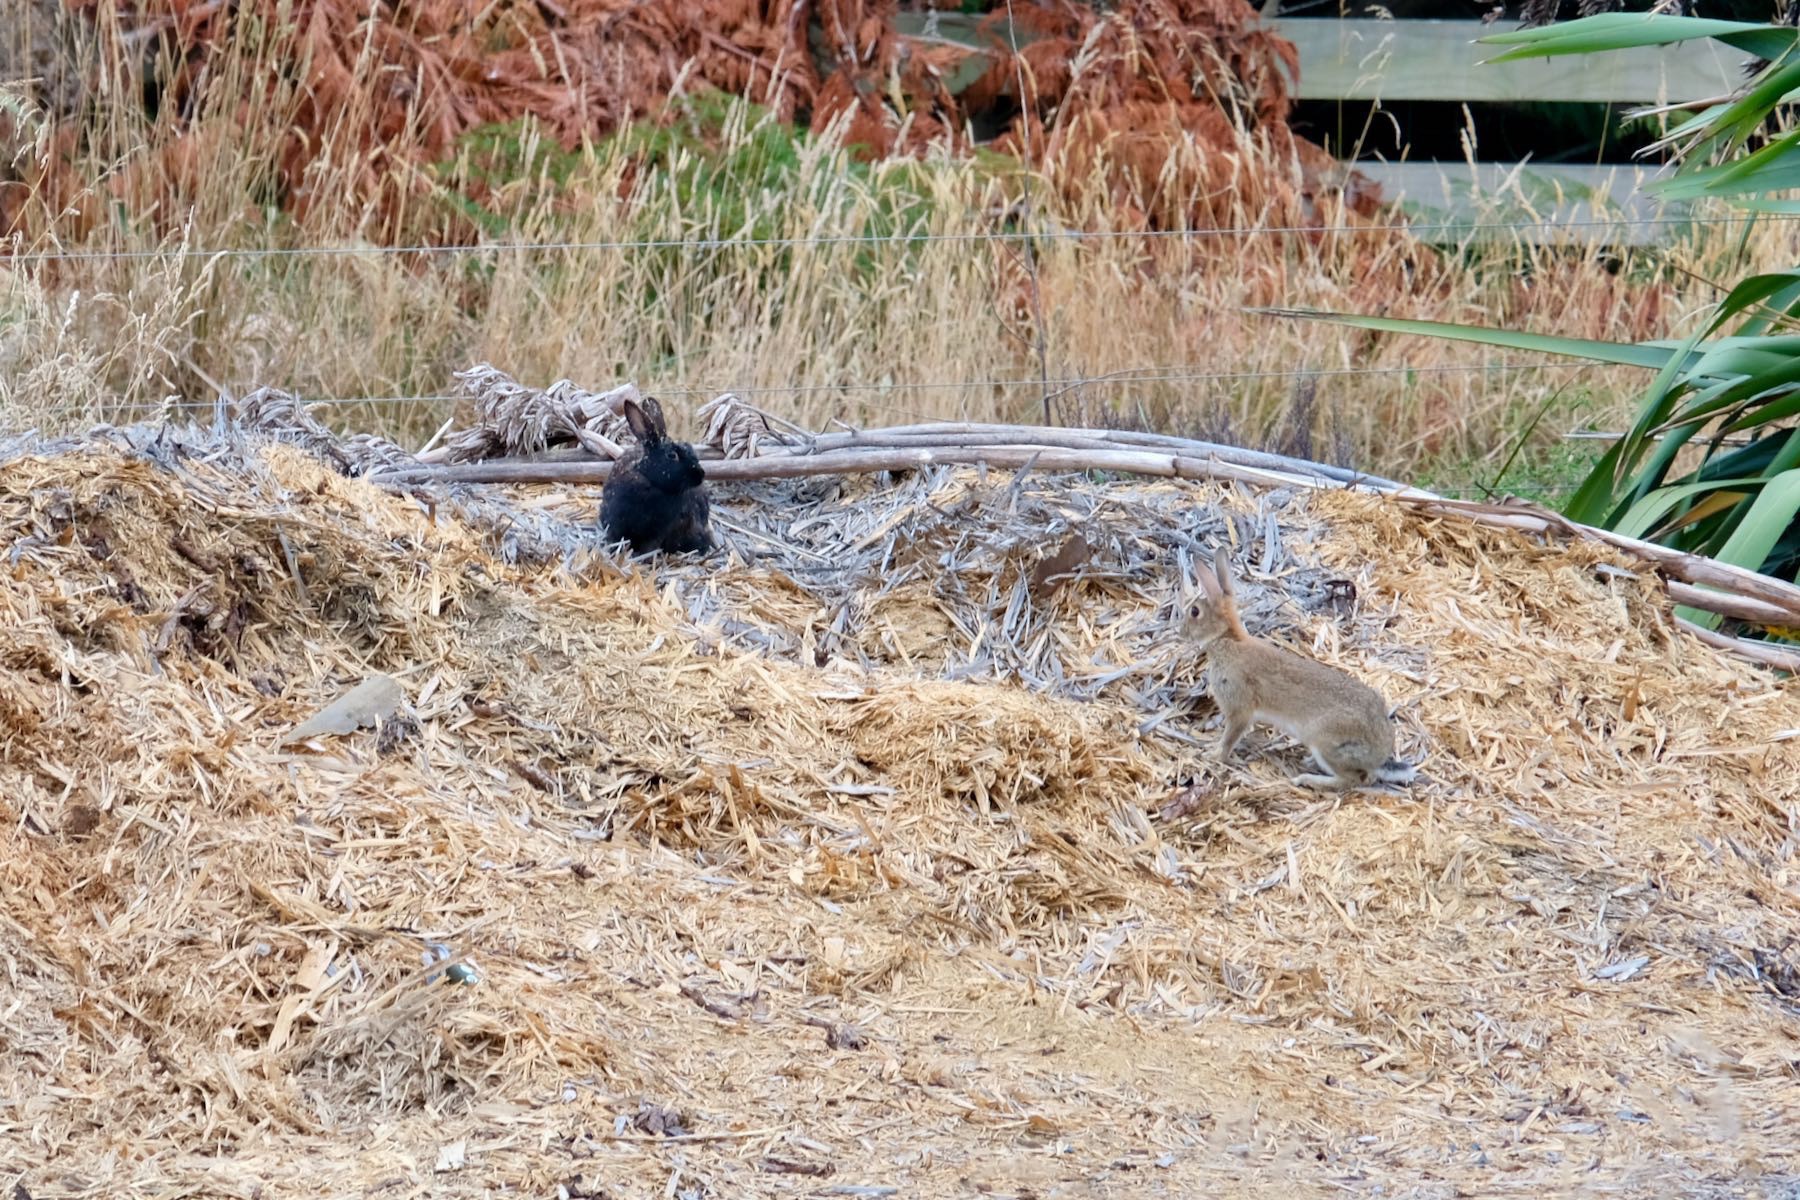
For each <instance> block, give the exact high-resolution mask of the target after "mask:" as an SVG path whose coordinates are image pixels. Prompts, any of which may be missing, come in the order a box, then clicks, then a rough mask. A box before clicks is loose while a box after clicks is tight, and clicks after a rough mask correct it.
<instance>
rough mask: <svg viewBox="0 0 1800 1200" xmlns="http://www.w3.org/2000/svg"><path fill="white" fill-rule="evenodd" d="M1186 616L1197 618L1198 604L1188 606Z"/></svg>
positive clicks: (1198, 612) (1198, 614)
mask: <svg viewBox="0 0 1800 1200" xmlns="http://www.w3.org/2000/svg"><path fill="white" fill-rule="evenodd" d="M1188 616H1190V617H1195V618H1198V617H1199V616H1200V606H1199V605H1198V604H1190V605H1188Z"/></svg>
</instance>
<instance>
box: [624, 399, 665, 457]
mask: <svg viewBox="0 0 1800 1200" xmlns="http://www.w3.org/2000/svg"><path fill="white" fill-rule="evenodd" d="M625 424H626V425H628V426H630V427H631V432H632V433H633V434H634V435H635V436H636V437H637V440H638V441H639V442H641V443H643V444H644V445H646V446H653V445H655V444H656V443H657V442H659V441H661V440H662V431H661V430H660V429H658V428H657V427H656V422H655V421H653V420H651V419H650V414H649V413H646V412H645V411H644V410H643V409H641V408H639V407H638V405H637V402H636V401H634V400H627V401H626V402H625Z"/></svg>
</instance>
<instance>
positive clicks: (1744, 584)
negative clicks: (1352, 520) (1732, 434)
mask: <svg viewBox="0 0 1800 1200" xmlns="http://www.w3.org/2000/svg"><path fill="white" fill-rule="evenodd" d="M1402 499H1406V500H1408V501H1409V502H1410V503H1417V504H1419V505H1421V506H1422V507H1424V508H1426V509H1428V510H1430V511H1433V512H1447V513H1450V512H1453V513H1458V514H1460V515H1462V516H1465V517H1471V518H1474V519H1475V520H1476V521H1477V522H1478V523H1479V524H1483V525H1490V526H1494V527H1496V528H1503V529H1519V530H1523V531H1525V532H1527V533H1540V534H1543V533H1549V532H1550V531H1551V530H1552V529H1558V530H1561V531H1563V532H1564V533H1568V534H1570V535H1572V536H1575V537H1586V538H1593V539H1594V540H1596V541H1601V542H1605V543H1606V544H1607V545H1609V546H1616V547H1617V548H1619V549H1620V550H1624V551H1626V552H1628V553H1630V554H1634V555H1636V556H1637V557H1639V558H1642V559H1645V560H1647V561H1649V562H1652V563H1654V564H1656V565H1657V566H1658V567H1660V568H1662V569H1663V570H1664V571H1665V572H1667V573H1668V574H1670V575H1672V576H1674V577H1675V578H1677V579H1680V580H1684V581H1685V582H1687V583H1693V584H1701V585H1704V586H1707V587H1714V588H1718V589H1719V590H1720V591H1723V592H1728V593H1731V594H1734V595H1738V596H1749V597H1751V598H1753V599H1756V600H1761V601H1764V602H1765V603H1767V604H1770V605H1773V606H1775V607H1776V608H1779V609H1780V610H1781V612H1782V614H1783V615H1785V616H1787V617H1790V618H1800V587H1795V586H1794V585H1793V584H1791V583H1788V582H1786V581H1785V580H1781V579H1776V578H1774V577H1773V576H1770V575H1760V574H1758V573H1757V572H1755V571H1751V570H1747V569H1745V568H1743V567H1736V566H1733V565H1731V564H1730V563H1722V562H1720V561H1719V560H1717V559H1714V558H1704V557H1702V556H1701V555H1698V554H1688V553H1687V552H1685V551H1682V550H1671V549H1670V548H1669V547H1667V546H1659V545H1657V544H1656V543H1654V542H1645V541H1639V540H1638V539H1637V538H1630V537H1625V536H1624V535H1622V534H1617V533H1613V532H1611V531H1609V530H1605V529H1597V528H1595V527H1594V526H1592V525H1582V524H1579V523H1577V522H1575V521H1571V520H1569V519H1568V518H1567V517H1564V516H1562V515H1560V514H1558V513H1553V512H1551V511H1549V510H1548V509H1544V508H1539V507H1537V506H1536V505H1525V504H1518V505H1505V506H1502V505H1496V504H1480V503H1474V502H1470V501H1462V500H1429V501H1414V500H1412V499H1411V498H1410V497H1402ZM1682 603H1684V604H1690V605H1692V606H1693V607H1694V608H1704V607H1706V605H1705V604H1704V603H1698V602H1696V601H1694V600H1684V601H1683V602H1682ZM1725 615H1730V614H1725Z"/></svg>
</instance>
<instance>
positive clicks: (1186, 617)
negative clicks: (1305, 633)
mask: <svg viewBox="0 0 1800 1200" xmlns="http://www.w3.org/2000/svg"><path fill="white" fill-rule="evenodd" d="M1209 576H1210V580H1209ZM1199 577H1200V592H1201V594H1200V595H1198V596H1195V597H1192V598H1190V599H1189V601H1188V604H1187V611H1186V612H1185V613H1184V614H1183V620H1182V627H1183V632H1185V633H1186V634H1187V636H1188V637H1190V638H1192V639H1194V640H1195V641H1196V642H1198V643H1199V644H1200V645H1201V646H1202V647H1204V648H1205V650H1206V675H1207V686H1208V688H1209V689H1211V691H1212V697H1213V701H1214V702H1215V703H1216V704H1217V705H1218V706H1219V715H1220V716H1221V717H1222V718H1223V719H1224V722H1225V730H1224V733H1223V734H1221V735H1220V738H1219V760H1220V761H1221V762H1223V761H1224V760H1225V759H1226V758H1228V757H1230V755H1231V752H1232V750H1233V749H1235V748H1236V746H1237V744H1238V742H1240V741H1241V740H1243V737H1244V734H1246V733H1248V732H1249V731H1250V726H1251V725H1252V724H1256V723H1259V722H1260V723H1262V724H1265V725H1273V726H1274V727H1275V728H1277V729H1279V730H1281V731H1282V732H1283V733H1285V734H1287V735H1288V736H1290V737H1292V738H1293V739H1294V740H1296V741H1298V742H1300V743H1301V744H1303V745H1304V746H1305V747H1306V748H1307V749H1308V750H1310V751H1311V752H1312V757H1313V761H1315V762H1316V763H1318V765H1319V767H1320V768H1321V769H1322V770H1324V771H1325V772H1327V774H1323V775H1312V774H1306V775H1296V776H1295V777H1294V782H1295V783H1298V784H1300V785H1302V786H1304V787H1313V788H1322V789H1325V790H1327V791H1334V792H1343V791H1351V790H1353V789H1356V788H1361V787H1366V786H1368V785H1369V784H1370V783H1372V782H1379V783H1410V782H1411V781H1412V779H1413V777H1414V774H1415V769H1414V767H1413V766H1412V765H1411V764H1409V763H1404V762H1401V761H1400V760H1398V759H1396V758H1395V757H1394V727H1393V724H1392V722H1391V721H1390V720H1389V718H1388V707H1387V702H1386V701H1385V700H1383V699H1382V697H1381V693H1380V692H1377V691H1376V690H1375V689H1374V688H1372V687H1370V686H1369V685H1368V684H1366V683H1363V682H1361V681H1360V680H1357V679H1353V678H1351V677H1350V676H1349V675H1347V674H1345V673H1344V672H1342V671H1340V670H1338V669H1337V668H1335V667H1328V666H1326V665H1325V664H1324V663H1321V662H1315V661H1313V660H1312V659H1310V658H1302V657H1301V656H1300V655H1298V654H1294V653H1291V652H1290V651H1287V650H1283V649H1282V648H1281V647H1279V646H1275V645H1271V644H1270V643H1268V642H1265V641H1262V640H1261V639H1259V638H1254V637H1251V636H1250V634H1249V633H1247V632H1246V631H1245V629H1244V625H1243V622H1242V621H1240V620H1239V619H1238V612H1237V597H1236V594H1235V593H1234V592H1233V591H1232V586H1231V572H1230V570H1229V568H1227V569H1225V570H1220V569H1219V568H1218V566H1217V565H1211V566H1203V567H1202V568H1201V569H1200V572H1199Z"/></svg>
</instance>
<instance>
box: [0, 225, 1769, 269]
mask: <svg viewBox="0 0 1800 1200" xmlns="http://www.w3.org/2000/svg"><path fill="white" fill-rule="evenodd" d="M1792 221H1800V213H1754V214H1744V215H1734V216H1700V215H1681V216H1663V217H1619V218H1614V219H1603V218H1584V219H1582V220H1568V221H1563V220H1556V219H1554V218H1550V217H1540V218H1537V219H1534V220H1517V221H1435V222H1422V221H1414V222H1395V223H1392V224H1385V225H1257V226H1247V227H1243V228H1220V229H1108V230H1083V229H1048V230H993V231H989V232H982V233H880V234H874V233H871V234H819V235H815V236H808V237H742V238H650V239H604V240H592V241H589V240H579V241H557V242H459V243H448V244H443V245H433V244H428V243H413V244H409V245H400V246H382V245H374V244H363V245H354V246H323V245H314V246H222V247H215V248H211V249H197V248H188V247H181V246H173V247H169V248H167V249H157V250H20V251H17V252H15V253H10V254H9V253H5V252H3V251H0V262H6V263H13V264H21V265H31V264H39V263H53V262H106V261H143V260H157V259H171V258H203V259H221V258H329V257H355V256H365V255H433V254H445V255H458V254H466V255H474V254H514V253H519V254H530V253H553V252H564V251H637V250H731V249H756V248H761V247H769V248H786V249H795V248H800V247H807V246H882V245H912V244H923V243H932V242H952V243H970V244H979V243H986V242H1054V241H1072V242H1088V241H1119V240H1131V239H1141V240H1145V241H1178V240H1185V239H1212V238H1249V237H1269V236H1294V235H1313V236H1317V235H1332V236H1340V237H1354V236H1359V235H1363V234H1409V233H1410V234H1418V233H1433V232H1437V233H1442V232H1447V231H1461V232H1464V233H1470V234H1473V233H1477V232H1486V231H1498V232H1514V233H1516V232H1520V231H1524V230H1531V229H1543V228H1546V227H1552V228H1555V229H1557V230H1565V229H1567V230H1579V229H1620V228H1630V227H1643V226H1684V225H1685V226H1709V227H1716V226H1726V225H1739V224H1748V223H1751V222H1755V223H1760V224H1785V223H1788V222H1792Z"/></svg>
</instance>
